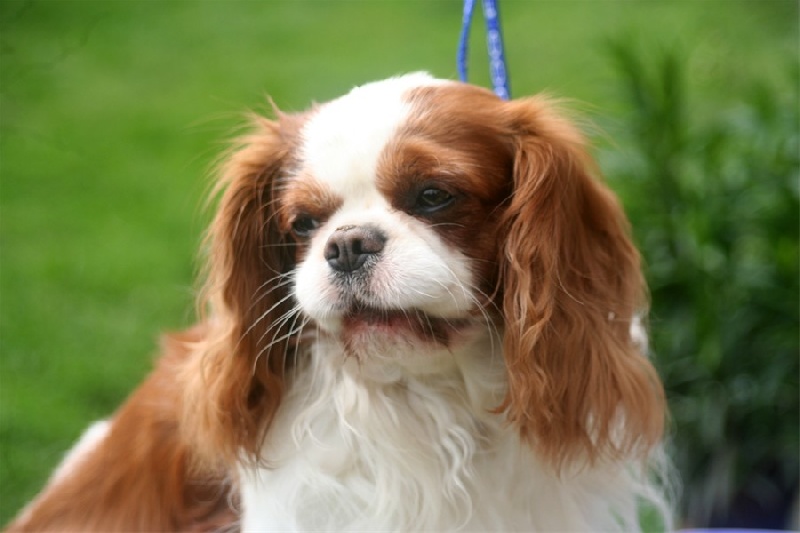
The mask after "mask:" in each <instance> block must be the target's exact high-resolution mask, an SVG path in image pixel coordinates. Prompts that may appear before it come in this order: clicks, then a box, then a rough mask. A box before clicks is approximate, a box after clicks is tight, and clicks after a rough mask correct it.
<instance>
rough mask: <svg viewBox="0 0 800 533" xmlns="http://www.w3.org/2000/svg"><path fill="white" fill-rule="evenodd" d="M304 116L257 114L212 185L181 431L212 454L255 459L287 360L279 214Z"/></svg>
mask: <svg viewBox="0 0 800 533" xmlns="http://www.w3.org/2000/svg"><path fill="white" fill-rule="evenodd" d="M301 121H302V119H301V118H300V117H298V116H292V115H282V114H279V118H278V119H277V120H275V121H272V120H267V119H265V118H263V117H255V118H254V120H253V122H254V126H255V129H254V131H253V132H252V133H251V134H249V135H247V136H245V137H243V138H242V139H240V142H239V143H238V144H237V146H236V147H235V148H234V150H233V151H232V153H231V155H230V156H229V157H228V159H227V160H226V161H225V162H224V164H223V165H222V167H221V170H220V173H219V174H220V181H219V182H218V184H217V187H216V188H215V194H219V193H221V199H220V202H219V206H218V208H217V212H216V216H215V217H214V220H213V222H212V223H211V227H210V228H209V232H208V235H207V237H206V245H207V246H206V247H207V254H208V256H207V257H208V258H207V266H206V271H205V275H206V280H205V286H204V287H203V291H202V293H201V297H200V306H201V310H200V311H201V313H205V314H207V318H206V322H207V327H208V332H209V333H208V335H207V336H206V338H205V339H204V340H203V341H202V342H200V343H198V344H197V346H196V353H195V356H194V357H193V359H192V362H191V364H189V365H188V366H187V367H186V369H185V372H184V374H183V376H184V383H183V387H184V390H185V403H184V406H185V407H184V417H183V427H184V429H185V431H186V437H187V438H189V439H191V440H192V442H194V443H195V444H196V446H197V447H198V452H199V453H200V456H201V457H202V456H205V457H207V458H208V459H209V460H212V461H219V460H225V461H231V462H233V461H237V460H242V459H243V458H246V457H249V458H251V459H256V457H257V454H258V450H259V448H260V446H261V443H262V441H263V437H264V434H265V432H266V429H267V427H268V425H269V421H270V420H271V419H272V417H273V416H274V414H275V412H276V410H277V409H278V405H279V404H280V400H281V396H282V394H283V389H284V374H285V372H286V370H287V368H288V367H290V366H291V364H292V361H293V348H294V347H293V342H292V339H291V337H292V335H291V329H292V326H293V325H295V324H294V322H295V321H294V320H292V313H293V312H294V309H295V308H294V305H293V301H292V297H291V292H290V273H291V272H292V270H293V269H294V267H295V264H294V263H295V250H294V247H295V245H294V243H293V241H292V239H291V237H288V236H286V235H284V234H283V233H282V232H281V231H280V229H279V228H278V222H277V220H276V216H275V215H276V211H277V209H278V205H277V204H278V202H279V199H278V197H277V194H278V192H279V190H280V188H281V180H282V178H283V177H284V173H285V169H286V168H287V166H288V165H290V164H291V163H292V158H293V145H294V143H295V138H296V136H297V132H298V130H299V126H300V123H301ZM243 456H244V457H243Z"/></svg>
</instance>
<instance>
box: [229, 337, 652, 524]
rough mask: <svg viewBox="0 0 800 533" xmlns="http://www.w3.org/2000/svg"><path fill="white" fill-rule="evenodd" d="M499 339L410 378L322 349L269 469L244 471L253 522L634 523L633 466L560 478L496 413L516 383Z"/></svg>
mask: <svg viewBox="0 0 800 533" xmlns="http://www.w3.org/2000/svg"><path fill="white" fill-rule="evenodd" d="M489 344H490V343H489V342H488V341H487V342H486V343H485V345H478V346H472V347H470V348H469V349H468V350H460V351H459V352H458V353H452V354H450V355H449V356H447V357H446V359H445V360H443V361H439V364H438V366H437V368H436V372H431V373H421V374H416V375H414V376H408V375H406V376H405V377H401V376H403V371H402V370H400V369H394V370H396V372H393V370H392V369H391V368H388V367H387V365H386V364H385V362H384V363H381V365H382V370H381V375H380V376H376V375H374V373H371V372H370V370H369V369H368V368H365V367H364V366H360V365H359V364H358V363H357V362H356V361H355V360H353V359H350V360H347V361H345V360H344V358H343V357H342V356H341V355H340V354H337V353H336V350H335V349H333V348H334V347H333V346H331V345H326V344H318V345H316V346H315V347H314V348H313V349H312V353H311V354H310V361H311V362H310V363H309V365H308V366H307V367H306V368H304V369H302V370H300V371H298V375H297V378H296V381H295V382H294V384H293V386H292V389H291V391H290V392H289V394H288V395H287V397H286V398H285V401H284V404H283V406H282V408H281V411H280V413H279V415H278V418H277V420H276V421H275V422H274V425H273V427H272V428H271V431H270V433H269V436H268V439H267V442H266V443H265V446H264V448H263V457H264V460H265V461H266V465H264V466H259V467H255V468H254V467H251V466H243V467H242V468H241V491H242V504H243V511H244V512H243V519H242V528H243V530H244V531H331V530H336V531H357V530H361V531H366V530H369V531H423V530H426V531H446V530H451V531H452V530H458V529H461V530H467V531H469V530H472V531H511V530H525V531H532V530H537V531H576V530H592V531H600V530H626V531H630V530H632V529H635V528H636V526H635V522H636V514H637V501H636V494H635V493H636V485H637V484H636V480H635V479H634V477H633V476H632V475H631V472H630V469H627V468H622V467H620V466H619V465H618V466H617V467H615V468H610V467H604V468H592V469H582V470H581V471H579V472H578V473H577V474H562V475H561V476H558V475H556V474H554V473H553V472H552V471H550V470H549V469H547V468H545V467H544V466H543V465H541V464H539V463H538V462H537V460H536V457H535V456H534V454H533V453H532V452H531V450H530V448H529V447H528V446H527V445H525V444H523V443H522V442H520V439H519V437H518V435H517V433H516V432H515V431H514V428H512V427H510V426H509V425H508V424H507V423H506V422H505V421H504V417H503V415H502V414H493V413H491V410H492V409H493V408H495V407H497V406H498V405H499V404H500V402H501V401H502V398H503V394H504V392H505V391H504V385H503V380H504V377H503V374H502V372H503V367H502V362H501V361H500V360H499V358H500V356H499V354H496V355H494V356H492V355H491V353H492V351H493V350H492V349H491V347H490V345H489ZM496 346H497V345H496V344H495V348H496Z"/></svg>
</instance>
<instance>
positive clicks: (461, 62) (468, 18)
mask: <svg viewBox="0 0 800 533" xmlns="http://www.w3.org/2000/svg"><path fill="white" fill-rule="evenodd" d="M474 6H475V0H464V17H463V18H462V19H461V36H460V37H459V39H458V56H457V58H456V64H457V66H458V79H460V80H461V81H463V82H466V81H467V48H469V27H470V25H471V24H472V8H473V7H474Z"/></svg>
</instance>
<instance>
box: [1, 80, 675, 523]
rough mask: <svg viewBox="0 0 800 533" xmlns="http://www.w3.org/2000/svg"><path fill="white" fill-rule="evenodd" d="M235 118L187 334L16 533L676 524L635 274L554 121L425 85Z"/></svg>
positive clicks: (633, 255) (68, 462) (599, 195)
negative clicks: (240, 121) (240, 128)
mask: <svg viewBox="0 0 800 533" xmlns="http://www.w3.org/2000/svg"><path fill="white" fill-rule="evenodd" d="M252 122H253V128H252V132H251V133H250V134H249V135H246V136H245V137H243V138H241V139H240V140H239V142H237V144H236V146H235V147H234V148H233V149H232V151H231V153H230V154H229V155H228V157H227V160H226V162H225V163H224V164H223V165H222V168H221V169H220V172H219V175H220V177H219V180H218V187H217V190H216V192H215V195H216V196H219V206H218V209H217V212H216V216H215V218H214V220H213V221H212V223H211V226H210V229H209V232H208V236H207V241H206V250H207V252H206V256H207V268H206V270H205V272H204V276H205V285H204V287H203V290H202V294H201V296H200V301H201V305H200V307H201V308H202V310H203V313H202V315H203V316H202V317H201V320H200V321H199V325H198V326H196V327H194V328H192V329H191V330H189V331H187V332H184V333H181V334H177V335H172V336H169V337H167V338H166V340H165V342H164V346H163V352H164V355H163V356H162V358H161V359H160V361H159V363H158V365H157V367H156V369H155V370H154V371H153V373H152V374H151V375H150V376H149V378H148V379H147V380H146V381H145V382H144V384H143V385H142V386H141V387H140V388H139V389H138V390H137V391H136V392H134V394H133V395H132V396H131V397H130V399H129V400H128V401H127V402H126V403H125V404H124V405H123V406H122V407H121V409H120V410H119V411H118V412H117V413H116V414H115V415H114V416H113V417H112V418H111V419H110V420H109V421H107V422H100V423H97V424H95V425H94V426H92V427H91V428H90V430H89V431H88V432H87V433H86V434H85V436H84V437H83V438H82V439H81V441H80V442H79V443H78V445H76V447H75V448H74V449H73V450H72V451H71V452H70V454H69V455H68V456H67V458H66V459H65V460H64V461H63V463H62V465H61V466H60V467H59V468H58V469H57V470H56V472H55V473H54V474H53V476H52V478H51V480H50V481H49V482H48V484H47V486H46V487H45V488H44V490H43V491H42V493H41V494H40V495H39V496H38V497H37V498H36V499H34V500H33V501H32V502H31V503H30V504H29V505H28V507H27V508H26V509H25V510H23V511H22V512H21V513H20V515H19V517H18V518H17V519H16V521H15V522H13V523H12V524H11V525H10V526H9V530H10V531H22V530H25V531H33V530H52V529H57V530H82V531H89V530H94V531H111V530H147V531H157V530H181V531H184V530H190V531H213V530H231V529H241V530H244V531H268V530H273V531H312V530H339V531H354V530H371V531H378V530H386V531H416V530H429V531H434V530H435V531H444V530H464V531H470V530H471V531H479V530H480V531H489V530H493V531H511V530H525V531H581V530H582V531H601V530H602V531H636V530H639V529H640V524H639V516H640V511H641V509H642V506H643V505H647V506H649V507H651V509H652V510H653V514H658V515H660V516H661V520H662V523H663V524H664V525H665V526H666V527H669V524H670V522H669V514H670V510H669V498H668V497H667V492H668V491H667V487H665V485H664V484H663V483H662V482H661V481H660V478H659V476H658V475H655V474H658V473H659V472H663V471H665V469H666V465H667V461H666V460H665V459H664V454H663V443H662V441H663V433H664V421H665V416H666V415H665V411H666V409H665V399H664V391H663V387H662V385H661V382H660V380H659V378H658V375H657V373H656V371H655V370H654V368H653V366H652V364H651V362H650V361H649V360H648V357H647V353H646V352H647V347H646V334H645V330H644V323H645V317H646V311H647V295H646V286H645V282H644V280H643V276H642V273H641V268H640V257H639V254H638V252H637V250H636V248H635V247H634V245H633V244H632V241H631V237H630V227H629V223H628V221H627V219H626V217H625V215H624V213H623V210H622V209H621V207H620V205H619V203H618V201H617V199H616V198H615V196H614V195H613V193H612V192H611V191H610V190H609V189H608V188H607V187H606V186H605V185H604V184H603V183H602V182H601V180H600V178H598V177H597V175H596V174H597V172H596V170H595V165H594V163H593V161H592V159H591V157H590V156H589V155H588V153H587V150H586V147H585V142H584V139H583V137H582V136H581V134H580V132H579V131H578V129H577V128H576V127H575V126H574V125H573V124H572V123H571V122H570V121H569V120H568V119H566V118H565V117H564V114H563V113H562V112H561V111H560V110H559V106H558V104H557V102H555V101H553V100H551V99H548V98H546V97H541V96H539V97H530V98H522V99H518V100H513V101H504V100H501V99H500V98H498V97H497V96H495V95H494V94H492V93H491V92H490V91H488V90H486V89H482V88H479V87H476V86H472V85H468V84H464V83H459V82H453V81H447V80H440V79H435V78H433V77H431V76H429V75H427V74H424V73H416V74H408V75H404V76H399V77H396V78H390V79H386V80H382V81H377V82H373V83H369V84H365V85H362V86H360V87H356V88H355V89H353V90H352V91H351V92H349V93H348V94H346V95H345V96H343V97H341V98H338V99H336V100H333V101H331V102H328V103H325V104H321V105H315V106H313V107H312V108H311V109H309V110H308V111H306V112H302V113H296V114H285V113H281V112H280V111H276V117H275V118H274V119H267V118H264V117H261V116H255V117H253V119H252Z"/></svg>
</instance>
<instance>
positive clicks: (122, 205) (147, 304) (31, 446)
mask: <svg viewBox="0 0 800 533" xmlns="http://www.w3.org/2000/svg"><path fill="white" fill-rule="evenodd" d="M500 7H501V17H502V20H503V23H504V30H505V37H506V46H507V56H508V60H509V62H510V74H511V83H512V92H513V93H514V94H515V95H523V94H531V93H535V92H538V91H542V90H547V91H549V92H552V93H554V94H556V95H560V96H565V97H569V98H573V99H576V100H578V101H580V102H583V103H584V104H583V105H582V106H581V107H583V109H584V111H586V110H588V114H589V116H590V117H591V118H592V119H594V120H595V121H596V122H598V123H599V124H600V125H601V126H602V125H603V124H604V123H605V122H606V121H613V119H614V116H615V113H616V112H617V111H618V109H619V105H620V100H619V97H618V94H617V92H616V91H617V84H616V83H615V80H614V78H613V69H612V66H611V62H610V61H609V60H608V57H607V56H606V54H605V52H604V50H605V47H606V43H607V41H608V39H610V38H613V37H618V36H620V35H625V36H629V37H630V38H631V39H633V40H634V41H638V42H641V43H643V44H644V46H652V47H654V48H658V47H675V46H677V47H679V48H680V49H682V50H684V51H685V52H686V53H687V54H688V56H689V61H688V64H689V83H690V84H691V88H692V89H693V91H694V94H696V95H699V98H698V101H697V102H696V103H695V106H694V109H695V111H696V112H697V113H698V114H701V115H702V114H703V113H709V114H710V113H713V111H714V109H717V108H719V106H721V105H722V104H723V103H724V100H725V99H726V98H728V97H731V96H730V95H733V94H734V93H735V89H736V88H737V86H738V85H739V84H742V83H745V81H746V80H751V79H753V78H759V77H761V78H776V79H777V78H779V77H780V73H781V71H782V68H783V67H784V66H785V65H783V64H781V62H780V61H778V60H777V59H776V58H777V57H779V56H783V55H785V52H787V51H789V52H790V53H796V51H797V46H798V41H797V37H798V30H797V23H798V7H797V3H796V2H795V1H794V0H787V1H784V0H750V1H737V0H704V1H690V0H682V1H672V2H665V1H644V0H641V1H621V0H584V1H571V0H570V1H561V2H556V1H536V0H527V1H523V0H517V1H514V0H501V6H500ZM460 18H461V1H460V0H447V1H444V0H440V1H435V0H434V1H422V0H417V1H391V0H372V1H368V0H345V1H333V0H328V1H284V2H268V1H264V2H258V1H223V0H213V1H197V2H190V1H172V0H166V1H161V2H153V1H144V0H139V1H132V0H129V1H124V2H123V1H67V0H63V1H38V2H37V1H9V0H3V1H2V3H0V524H2V523H5V522H6V521H7V520H8V519H9V518H11V516H13V514H14V513H15V512H16V511H17V510H18V509H19V508H20V507H21V506H22V505H23V504H24V502H26V501H27V500H28V499H29V498H30V497H31V496H32V495H33V494H34V493H35V492H36V490H37V489H38V488H39V487H40V486H41V484H42V483H43V482H44V480H45V479H46V476H47V474H48V472H49V471H50V470H51V469H52V468H53V466H54V465H55V464H56V463H57V462H58V460H59V458H60V457H61V454H62V453H63V451H64V450H65V449H66V448H68V446H69V445H70V443H71V442H72V441H73V440H74V439H75V438H76V437H77V436H78V435H79V434H80V433H81V431H82V430H83V428H85V427H86V425H87V424H88V423H89V421H91V420H93V419H97V418H100V417H104V416H106V415H108V414H109V413H110V412H111V411H112V410H113V409H114V408H115V406H117V405H118V404H119V402H120V401H122V400H123V399H124V397H125V396H126V394H127V393H128V392H129V391H130V390H131V388H132V387H133V386H134V385H135V384H136V383H137V382H138V381H139V380H140V379H141V378H142V376H143V375H144V374H145V372H146V371H147V369H148V368H149V366H150V363H151V361H152V357H153V354H154V353H155V347H156V342H157V341H156V339H157V336H158V334H159V332H161V331H164V330H169V329H176V328H180V327H182V326H185V325H187V324H189V323H191V321H192V317H193V295H194V289H193V287H194V273H195V271H196V268H197V261H196V249H197V246H198V243H199V241H200V238H201V233H202V230H203V225H204V220H206V218H207V213H204V211H203V209H202V199H203V197H204V194H205V192H206V190H207V188H208V182H209V180H208V179H207V175H208V168H209V167H210V164H211V163H212V162H213V161H214V158H215V156H216V154H217V153H218V152H219V151H220V150H221V149H222V147H223V146H224V141H225V139H227V138H229V137H230V136H231V134H232V132H234V131H235V128H236V126H237V124H239V123H240V119H241V112H242V111H244V110H247V109H253V108H255V109H264V108H266V107H267V106H266V105H265V102H266V96H267V95H269V96H271V97H272V98H273V99H274V100H275V102H276V103H277V104H278V105H279V106H280V107H281V108H282V109H284V110H299V109H302V108H304V107H305V106H307V105H308V104H309V103H310V102H311V101H312V100H317V101H323V100H326V99H329V98H332V97H335V96H337V95H339V94H341V93H343V92H345V91H346V90H348V89H349V88H350V87H351V86H353V85H355V84H358V83H361V82H364V81H368V80H372V79H377V78H381V77H386V76H388V75H392V74H396V73H401V72H406V71H412V70H428V71H431V72H432V73H434V74H435V75H437V76H441V77H455V75H456V69H455V62H454V55H455V48H456V39H457V35H458V31H459V27H460ZM474 28H475V31H473V43H472V61H471V70H472V81H474V82H476V83H482V84H485V81H486V79H487V76H486V66H485V64H486V62H485V53H484V48H483V41H482V20H481V16H480V15H479V14H478V13H476V19H475V23H474ZM778 51H780V52H784V53H783V54H778V53H776V52H778ZM598 142H601V143H608V142H609V140H608V139H604V138H602V137H601V138H599V139H598ZM612 142H613V141H612Z"/></svg>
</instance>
